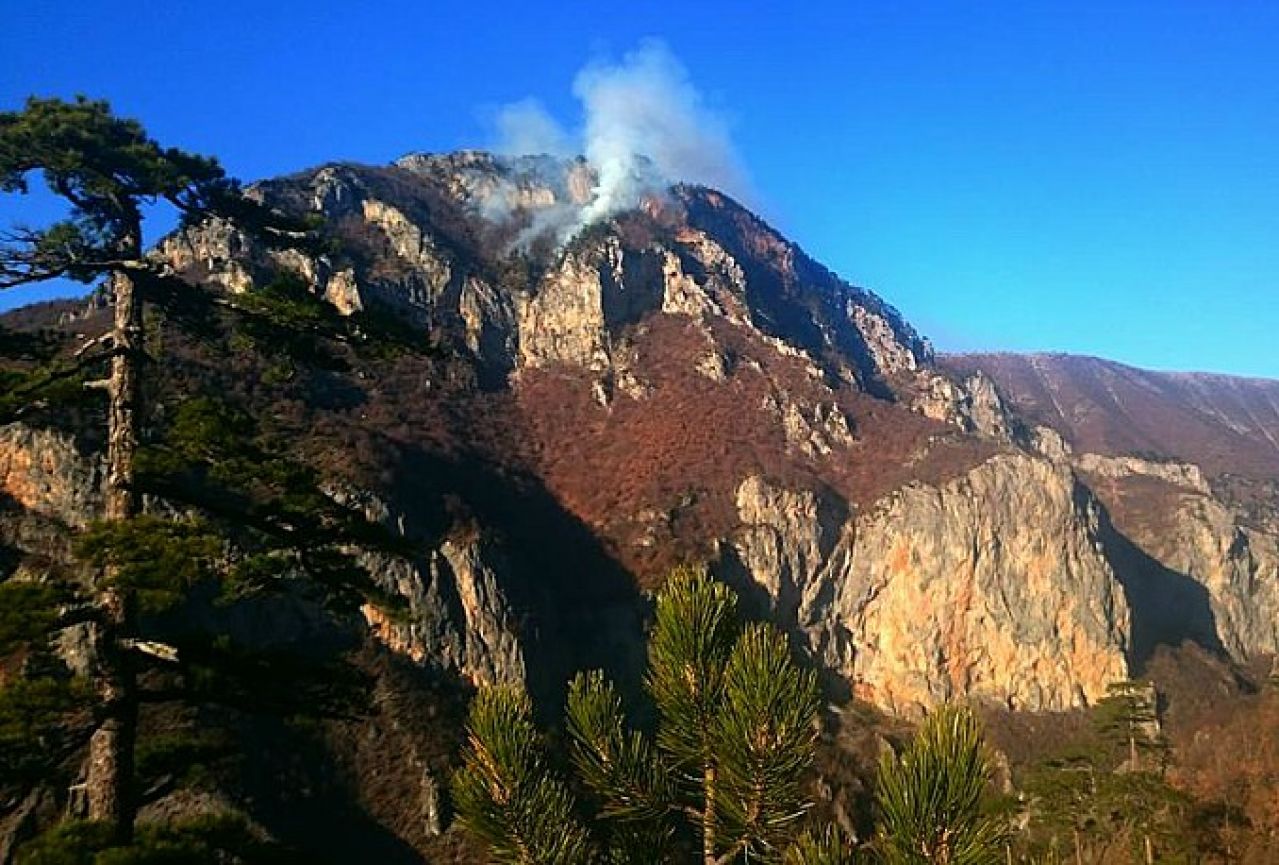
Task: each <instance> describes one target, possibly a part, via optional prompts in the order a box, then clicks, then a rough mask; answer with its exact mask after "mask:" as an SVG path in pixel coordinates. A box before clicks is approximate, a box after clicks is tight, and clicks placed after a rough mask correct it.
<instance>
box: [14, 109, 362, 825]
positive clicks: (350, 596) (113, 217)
mask: <svg viewBox="0 0 1279 865" xmlns="http://www.w3.org/2000/svg"><path fill="white" fill-rule="evenodd" d="M37 174H39V175H40V176H41V177H42V179H43V181H44V183H45V184H46V185H47V186H48V188H49V189H50V190H51V191H52V192H53V193H54V194H55V195H57V196H60V197H61V198H62V199H63V200H64V201H65V202H66V203H67V205H68V206H69V208H70V212H69V216H68V217H67V218H66V219H64V220H62V221H60V222H56V223H54V224H53V225H50V226H48V227H46V228H44V229H30V228H20V227H15V228H13V229H11V230H10V231H9V232H8V233H7V234H6V235H4V236H3V242H2V243H0V289H3V288H9V287H14V286H18V285H24V284H29V283H35V282H41V281H44V280H49V279H54V278H69V279H72V280H77V281H80V282H85V283H91V282H94V281H97V280H99V279H103V280H105V282H106V286H107V289H108V291H107V293H106V296H107V297H108V298H109V299H110V302H111V304H112V307H113V319H114V321H113V326H112V327H111V329H110V330H109V331H108V332H107V333H106V334H105V335H104V336H103V337H102V338H99V339H96V340H92V341H90V342H88V343H86V344H85V345H83V346H82V347H81V348H80V350H79V351H77V352H76V353H75V355H74V357H73V358H72V359H71V360H70V361H66V360H64V361H61V362H59V363H55V364H53V365H52V366H51V367H49V368H47V369H45V370H43V371H41V372H40V373H39V374H36V375H33V376H30V377H29V380H26V381H23V382H22V383H21V384H20V386H18V387H16V388H14V389H11V391H10V392H9V393H8V394H6V398H5V400H4V404H5V405H4V407H5V408H6V409H8V410H10V412H11V413H12V414H16V415H21V414H22V413H23V410H24V408H26V407H27V406H24V404H23V403H24V402H25V403H27V404H28V405H35V404H37V403H38V401H39V400H40V399H41V398H42V396H43V395H45V394H46V393H47V392H48V390H49V388H50V387H52V386H54V385H56V384H57V383H58V382H62V381H66V380H73V379H75V378H78V377H82V376H83V375H84V374H85V373H86V372H87V371H90V370H93V369H95V368H97V367H100V366H102V365H106V367H107V371H108V375H107V378H106V379H105V381H104V382H101V384H104V385H105V390H106V392H107V412H106V414H107V434H106V441H107V447H106V468H107V470H106V481H105V489H104V498H105V508H104V517H105V521H104V522H103V523H102V524H101V525H99V526H97V527H95V528H94V530H93V531H92V532H90V533H89V535H88V536H87V537H86V538H84V539H82V541H81V543H80V544H79V548H80V550H81V552H82V554H83V556H84V557H85V559H86V560H87V561H89V562H91V563H92V564H93V565H95V566H96V568H97V577H96V579H95V581H94V583H93V585H92V587H91V591H90V592H89V593H87V594H85V593H84V592H82V591H80V588H81V587H78V586H72V585H66V584H62V585H57V586H53V585H49V586H27V585H17V584H11V582H10V583H5V584H3V585H0V643H6V642H7V643H8V644H9V645H10V646H11V647H12V646H17V645H22V646H23V647H24V649H23V650H24V651H27V652H28V653H30V654H31V659H32V660H31V661H29V663H28V664H27V666H28V668H32V669H36V670H37V671H38V670H39V669H40V659H41V658H42V657H44V656H46V655H47V654H48V648H47V647H48V642H49V639H50V637H51V635H53V634H55V633H56V632H58V631H59V630H62V629H65V628H67V627H69V626H71V625H74V624H82V623H88V624H91V630H90V633H91V635H92V640H93V646H92V652H91V655H92V657H93V658H94V661H95V667H94V669H93V671H92V674H91V677H90V678H91V681H90V682H89V687H88V688H85V687H83V685H82V683H79V682H75V681H71V680H68V679H67V678H66V677H65V676H53V677H45V678H44V681H45V683H46V684H45V685H44V686H43V687H45V688H46V689H55V690H56V691H57V694H55V693H54V692H53V691H52V690H51V691H49V692H48V693H46V694H44V697H43V703H44V704H45V705H46V706H48V707H50V711H49V712H46V713H43V720H42V721H41V722H40V724H44V725H45V726H47V725H49V724H53V725H54V726H55V727H59V728H60V727H61V726H63V725H62V723H61V721H58V720H57V718H58V717H59V714H62V715H65V714H67V713H68V712H69V711H70V710H71V709H72V708H73V707H75V708H78V709H80V710H82V714H83V713H85V712H87V713H88V715H89V717H90V725H89V726H90V730H91V733H90V735H89V738H88V754H87V758H86V760H85V781H84V784H83V785H82V786H83V791H84V798H85V800H86V814H87V816H88V817H89V818H90V819H92V820H94V821H99V822H102V823H105V824H106V825H108V826H109V827H110V832H111V837H112V838H113V839H114V841H115V842H117V843H121V844H123V843H126V842H128V841H129V839H130V837H131V836H132V830H133V818H134V813H135V811H136V807H137V790H136V789H134V783H133V782H134V774H135V772H134V751H135V747H136V738H137V725H138V711H139V704H140V701H141V699H142V698H143V696H144V695H142V694H140V692H139V686H138V676H139V672H140V671H141V670H142V669H143V668H144V666H145V665H150V664H156V663H158V664H161V665H171V666H178V667H180V668H181V669H182V670H183V671H184V672H185V673H187V674H190V673H192V672H193V670H195V669H196V668H197V667H200V666H202V665H203V664H204V662H208V661H212V660H214V659H213V657H212V656H213V655H216V654H218V653H217V652H216V651H210V650H208V649H207V647H206V650H205V651H204V652H203V657H200V655H201V653H200V652H199V651H197V652H196V653H195V656H194V657H189V658H188V657H180V656H179V655H178V653H177V650H176V649H175V648H174V647H173V646H169V645H164V644H161V643H158V642H156V641H155V640H152V639H147V638H146V635H145V634H143V632H142V629H141V620H140V612H143V611H144V610H143V608H144V607H146V606H148V605H150V606H154V605H156V604H160V605H164V604H169V603H172V602H174V601H175V600H176V599H177V598H179V597H181V594H182V592H183V591H184V590H185V589H186V588H189V587H190V586H191V585H193V584H196V583H199V582H202V581H207V580H210V579H223V580H224V581H225V582H227V583H228V584H230V583H238V584H239V585H240V586H242V587H243V586H249V585H256V586H261V585H263V584H265V583H268V582H271V581H272V580H274V579H278V578H280V577H282V576H284V575H287V574H295V575H296V574H298V573H305V574H307V575H308V576H309V577H311V578H312V579H313V580H314V581H315V582H316V583H317V584H318V585H320V586H321V587H322V588H323V589H324V590H325V591H326V592H327V593H329V594H330V595H331V596H335V597H338V598H339V599H340V600H341V601H342V602H344V603H347V604H348V605H349V604H350V603H351V602H352V601H354V600H356V599H357V598H358V597H360V596H361V595H362V594H364V593H367V592H368V591H369V590H371V585H370V583H369V581H368V580H367V577H366V576H365V575H361V574H360V573H359V569H358V568H355V567H354V565H353V561H352V559H351V557H350V556H349V554H347V553H345V552H343V551H342V549H341V542H342V541H343V540H349V539H350V537H351V534H344V533H343V532H342V531H340V530H338V528H345V529H351V530H352V532H353V533H354V534H355V535H360V536H362V537H365V538H367V537H368V536H370V534H371V533H370V532H368V531H365V530H364V529H363V528H362V527H361V526H360V525H359V523H360V521H359V519H358V518H356V517H353V516H352V515H350V514H345V513H342V511H343V509H341V508H339V507H337V506H336V505H335V504H334V503H333V502H332V501H331V500H329V499H327V497H325V496H324V495H323V494H322V493H321V492H320V491H319V489H318V484H317V482H316V480H315V478H314V477H313V476H312V475H311V474H310V473H308V472H307V470H305V468H304V467H300V466H298V465H296V464H294V463H292V462H291V461H290V460H288V459H286V458H284V457H282V456H280V455H279V454H271V453H268V452H266V451H263V450H261V449H260V448H259V449H258V450H257V451H256V452H255V451H254V450H253V448H252V447H250V446H246V443H245V442H244V441H242V440H241V441H232V442H228V441H225V440H223V441H221V442H220V443H217V447H220V448H221V450H220V451H218V452H217V453H213V452H212V451H208V450H206V451H205V452H193V451H190V450H188V451H185V452H184V451H181V449H180V448H175V447H174V446H173V445H172V443H170V446H169V447H168V449H167V451H166V450H165V448H163V447H162V448H160V449H159V450H158V453H159V455H160V456H162V457H163V458H164V459H167V460H169V468H170V469H172V471H170V472H168V473H164V472H155V471H153V472H152V473H151V477H150V479H149V481H150V484H151V488H150V489H149V490H148V489H147V487H146V482H145V481H146V479H144V478H143V477H141V473H140V471H139V469H140V463H141V462H142V460H141V459H140V457H141V456H142V455H141V454H140V448H141V447H142V446H143V442H142V438H141V416H142V411H143V406H142V399H141V394H142V381H143V373H144V367H145V363H146V361H147V357H146V351H145V347H144V345H143V335H144V333H143V330H144V328H143V324H144V315H143V312H144V307H145V305H146V302H147V300H148V297H149V296H151V295H152V294H154V295H156V296H159V295H162V294H165V293H167V292H169V291H170V290H171V289H172V284H173V283H174V281H175V280H174V277H173V275H172V274H170V273H168V272H167V271H166V269H165V266H164V264H163V263H162V262H161V261H159V260H157V259H153V258H150V257H148V256H146V255H144V249H143V234H142V228H143V219H144V213H145V208H146V207H147V206H148V205H150V204H153V203H156V202H164V203H167V204H168V205H170V206H171V207H173V208H174V209H176V210H177V212H178V214H179V216H180V217H181V220H182V222H183V224H184V225H190V224H194V223H197V222H200V221H203V220H206V219H210V218H220V219H225V220H229V221H231V222H232V223H234V224H236V225H237V226H240V227H242V228H244V229H245V230H248V231H251V232H252V233H254V234H255V236H259V237H262V238H264V239H265V240H267V241H268V242H272V243H277V242H278V243H287V244H300V243H304V242H307V241H308V239H309V236H308V233H307V232H306V231H305V230H304V227H303V226H301V225H299V224H298V223H297V222H295V221H293V220H290V219H287V218H284V217H283V216H281V215H280V214H277V213H274V212H272V211H270V210H268V209H267V208H266V207H265V206H263V205H261V204H259V203H258V202H256V201H255V200H254V199H252V198H251V197H249V196H246V195H245V194H244V193H243V192H242V190H241V188H240V186H239V184H238V183H237V182H236V181H234V180H233V179H231V178H229V177H227V176H226V174H225V172H224V171H223V170H222V168H221V167H220V166H219V165H218V163H217V162H216V160H214V159H211V158H208V157H203V156H197V155H192V154H188V153H184V152H182V151H180V150H176V149H172V148H165V147H162V146H161V145H159V144H158V143H157V142H155V141H154V140H153V139H151V138H150V137H149V136H148V135H147V133H146V132H145V130H144V129H143V128H142V126H141V125H140V124H138V123H137V122H136V121H133V120H128V119H122V118H118V117H116V116H114V115H113V114H112V112H111V110H110V107H109V106H108V105H107V104H106V103H105V102H97V101H90V100H87V99H84V98H78V99H77V100H75V101H73V102H65V101H62V100H58V99H36V98H32V99H30V100H28V102H27V104H26V106H25V108H24V109H23V110H22V111H14V112H4V113H0V191H4V192H10V193H26V192H27V191H28V189H29V184H30V182H31V180H32V178H33V177H34V176H35V175H37ZM189 418H190V415H189V414H188V419H189ZM226 419H227V418H221V419H220V420H226ZM206 420H207V419H206ZM208 431H209V430H206V432H208ZM176 438H181V436H180V435H179V436H177V437H176ZM190 438H191V437H190V436H187V439H188V441H187V444H188V445H190ZM249 438H250V439H251V438H252V437H251V436H250V437H249ZM175 440H176V439H175ZM208 444H209V442H207V441H206V442H205V445H208ZM153 455H154V454H153ZM162 461H163V460H162ZM156 464H157V463H156V461H154V460H153V462H152V467H153V468H154V467H155V466H156ZM215 464H216V465H215ZM210 489H214V490H215V494H213V495H208V494H207V493H208V491H209V490H210ZM197 490H202V491H203V492H204V493H205V494H204V495H201V496H197V498H198V501H196V502H195V504H198V505H200V506H201V507H203V508H205V509H212V513H213V515H214V516H215V517H216V518H217V520H218V521H221V522H222V523H224V524H230V523H237V524H240V525H241V526H244V525H248V526H249V532H250V533H251V534H252V537H249V535H247V534H246V533H245V532H240V533H239V535H238V537H237V539H236V541H235V542H230V541H229V540H228V538H227V537H225V532H224V531H223V530H222V528H223V527H218V526H214V525H212V524H211V523H210V522H209V521H208V520H207V519H204V518H201V517H197V516H194V515H190V516H186V517H183V518H181V519H178V520H176V521H175V520H169V519H161V518H157V517H152V516H148V515H145V514H142V513H141V511H140V500H141V496H142V494H143V492H145V491H150V492H159V493H161V494H164V495H168V496H170V497H174V496H176V497H177V498H179V499H181V495H180V494H181V493H183V492H192V491H197ZM335 527H338V528H335ZM246 539H247V540H248V541H249V543H248V544H247V546H246V545H245V544H243V543H240V542H241V541H245V540H246ZM229 543H230V546H228V544H229ZM236 550H238V553H237V552H235V551H236ZM23 687H24V688H25V687H28V686H23ZM28 690H29V688H28ZM24 699H26V697H24V695H23V693H22V692H20V691H12V690H10V689H6V693H4V694H0V714H3V713H4V712H5V711H6V709H5V707H6V706H8V707H9V708H10V709H12V706H11V704H12V703H13V702H14V701H15V700H18V701H19V702H21V701H22V700H24ZM28 702H29V700H28ZM59 706H60V707H61V709H62V710H63V711H62V712H61V713H59V712H57V711H52V709H53V708H55V707H59ZM32 718H33V720H32V722H31V723H27V724H25V725H17V726H15V729H18V730H19V734H15V737H13V739H12V744H15V746H20V745H21V743H23V742H26V741H29V740H30V738H31V735H33V732H32V731H33V730H35V728H36V727H39V726H40V724H37V723H36V721H35V720H34V716H32ZM24 731H25V732H24ZM65 732H72V731H69V730H68V731H65ZM37 738H39V740H40V741H41V742H47V741H48V740H49V737H48V736H42V737H37ZM64 738H65V739H66V740H67V741H66V743H65V748H67V749H72V750H73V749H74V748H75V746H76V745H77V744H79V743H78V742H77V740H76V736H74V735H69V736H67V737H64ZM3 744H6V743H4V742H0V745H3ZM17 750H18V749H17V748H15V749H14V750H11V751H10V753H16V752H17ZM55 757H56V755H55V756H50V757H48V759H55ZM30 759H33V758H30V757H29V758H28V762H30ZM45 765H48V764H47V763H46V764H45Z"/></svg>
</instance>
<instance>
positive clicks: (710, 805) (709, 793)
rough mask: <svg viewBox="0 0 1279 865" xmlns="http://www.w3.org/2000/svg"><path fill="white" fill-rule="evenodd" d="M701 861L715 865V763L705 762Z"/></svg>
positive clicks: (703, 772) (707, 864) (706, 864)
mask: <svg viewBox="0 0 1279 865" xmlns="http://www.w3.org/2000/svg"><path fill="white" fill-rule="evenodd" d="M702 793H703V796H704V799H705V804H704V805H703V806H702V861H703V862H704V863H705V865H717V860H716V858H715V764H714V763H711V762H707V763H706V765H705V767H704V768H703V770H702Z"/></svg>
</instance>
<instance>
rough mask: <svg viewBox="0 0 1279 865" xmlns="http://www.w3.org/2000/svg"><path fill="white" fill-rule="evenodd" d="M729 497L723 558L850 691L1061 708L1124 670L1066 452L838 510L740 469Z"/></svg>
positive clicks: (1106, 577) (1096, 550)
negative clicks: (732, 523)
mask: <svg viewBox="0 0 1279 865" xmlns="http://www.w3.org/2000/svg"><path fill="white" fill-rule="evenodd" d="M738 507H739V510H740V512H741V517H742V523H743V525H744V528H743V529H742V530H741V531H740V532H739V533H738V534H737V536H736V537H735V538H734V540H733V553H734V556H735V558H736V559H737V560H738V561H739V562H740V563H741V564H742V565H744V567H745V569H746V571H747V573H748V574H749V575H750V576H751V578H752V579H754V580H755V581H756V582H758V583H759V584H760V585H762V586H764V587H765V588H766V589H767V590H768V592H769V594H770V596H771V598H772V600H773V603H774V606H775V608H776V609H777V610H778V611H779V614H781V615H782V616H783V617H784V619H785V620H786V621H787V622H788V623H789V624H792V625H793V626H794V627H795V628H797V630H798V631H799V633H801V634H802V635H803V637H804V638H805V640H806V641H807V643H808V645H809V648H810V651H811V652H812V653H813V654H814V655H815V656H816V657H817V658H819V659H821V661H822V662H823V663H824V665H825V666H826V667H828V668H829V669H831V670H835V671H838V672H839V673H840V674H842V675H843V676H844V677H846V679H847V680H848V682H849V683H850V684H851V687H852V690H853V692H854V693H855V694H857V695H858V696H860V697H863V698H865V699H868V700H870V701H872V702H875V703H877V704H880V705H883V706H887V707H890V708H892V709H894V710H897V711H913V710H917V709H919V708H921V707H927V706H931V705H934V704H935V703H937V702H940V701H943V700H949V699H956V698H961V697H976V698H979V699H989V700H994V701H997V702H998V703H1000V704H1002V705H1006V706H1008V707H1009V708H1015V709H1032V710H1042V709H1063V708H1069V707H1072V706H1078V705H1085V704H1087V703H1089V702H1092V701H1094V700H1096V699H1097V698H1098V697H1100V696H1102V695H1104V694H1105V691H1106V686H1107V685H1108V684H1110V683H1111V682H1114V681H1117V680H1120V679H1123V678H1125V677H1126V675H1127V672H1128V668H1127V663H1126V650H1127V641H1128V630H1129V621H1128V618H1129V613H1128V607H1127V603H1126V601H1125V598H1124V592H1123V589H1122V587H1121V585H1120V583H1119V582H1118V580H1117V579H1116V577H1115V574H1114V572H1113V571H1112V570H1111V567H1110V564H1109V563H1108V562H1107V560H1106V558H1105V557H1104V555H1103V554H1102V550H1101V544H1100V542H1099V539H1098V536H1097V532H1098V509H1097V507H1096V505H1095V504H1094V503H1093V502H1092V501H1091V498H1090V497H1089V495H1088V494H1087V492H1086V491H1085V490H1084V489H1082V488H1081V487H1080V486H1079V484H1078V482H1077V481H1076V480H1075V478H1074V477H1073V475H1072V474H1071V472H1070V471H1069V469H1068V468H1065V467H1063V466H1059V465H1052V464H1051V463H1048V462H1047V461H1044V460H1041V459H1036V458H1032V457H1028V456H1014V455H1009V456H1000V457H995V458H993V459H991V460H989V461H988V462H986V463H983V464H982V465H980V466H978V467H976V468H975V469H973V470H971V471H969V472H968V473H966V474H965V475H964V476H962V477H960V478H957V479H955V480H952V481H950V482H948V483H945V484H942V485H939V486H928V485H923V484H910V485H907V486H906V487H904V488H902V489H900V490H898V491H896V492H894V493H892V494H890V495H889V496H887V497H886V498H885V499H883V500H881V501H880V502H878V503H876V504H875V505H874V506H873V507H871V508H869V509H867V510H866V511H865V512H864V513H861V514H857V515H855V516H853V517H851V518H848V519H843V520H841V519H840V516H839V514H838V513H833V514H832V513H830V512H829V511H824V509H823V508H822V507H821V506H820V504H819V503H818V500H817V499H816V497H815V496H813V495H812V494H811V493H808V494H804V493H795V492H790V491H785V490H779V489H776V488H773V487H770V486H769V485H768V484H766V483H765V482H763V481H762V480H760V479H759V478H750V479H748V480H747V481H745V482H744V483H743V484H742V486H741V488H740V489H739V491H738Z"/></svg>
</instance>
